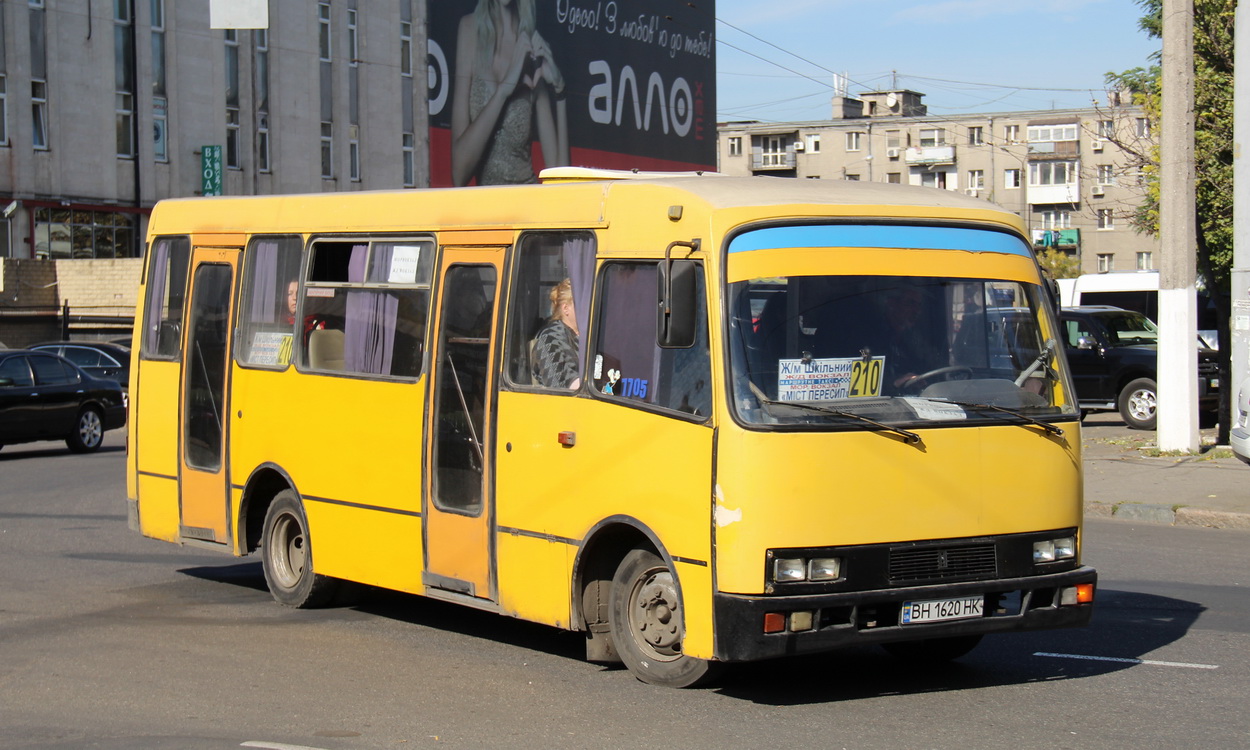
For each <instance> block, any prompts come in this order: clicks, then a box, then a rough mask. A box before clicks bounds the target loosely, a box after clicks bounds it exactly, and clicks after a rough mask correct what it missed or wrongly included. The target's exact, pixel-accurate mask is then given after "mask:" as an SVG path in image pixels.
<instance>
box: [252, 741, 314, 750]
mask: <svg viewBox="0 0 1250 750" xmlns="http://www.w3.org/2000/svg"><path fill="white" fill-rule="evenodd" d="M239 747H257V748H261V750H325V748H322V747H309V746H308V745H284V744H282V743H281V742H257V741H256V740H249V741H248V742H244V743H243V744H241V745H239Z"/></svg>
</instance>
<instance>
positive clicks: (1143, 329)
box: [1101, 311, 1159, 346]
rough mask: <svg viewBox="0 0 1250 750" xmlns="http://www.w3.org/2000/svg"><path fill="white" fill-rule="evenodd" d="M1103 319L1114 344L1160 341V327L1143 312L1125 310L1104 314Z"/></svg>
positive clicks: (1125, 344)
mask: <svg viewBox="0 0 1250 750" xmlns="http://www.w3.org/2000/svg"><path fill="white" fill-rule="evenodd" d="M1101 319H1102V322H1103V325H1105V326H1106V327H1107V336H1108V337H1110V339H1111V345H1112V346H1127V345H1130V344H1157V343H1159V327H1158V326H1156V325H1155V324H1154V323H1153V322H1151V320H1150V318H1147V317H1146V316H1145V315H1142V314H1141V313H1137V312H1128V311H1125V312H1122V313H1114V314H1109V315H1103V316H1101Z"/></svg>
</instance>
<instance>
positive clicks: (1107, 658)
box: [1033, 651, 1220, 669]
mask: <svg viewBox="0 0 1250 750" xmlns="http://www.w3.org/2000/svg"><path fill="white" fill-rule="evenodd" d="M1033 655H1034V656H1049V657H1051V658H1054V659H1085V660H1087V661H1115V662H1120V663H1122V664H1149V665H1150V666H1153V667H1185V668H1186V669H1219V668H1220V665H1218V664H1186V663H1185V662H1182V661H1155V660H1154V659H1124V658H1120V657H1116V656H1086V655H1084V654H1052V653H1048V652H1045V651H1038V652H1036V653H1034V654H1033Z"/></svg>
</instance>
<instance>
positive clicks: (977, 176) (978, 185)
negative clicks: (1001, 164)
mask: <svg viewBox="0 0 1250 750" xmlns="http://www.w3.org/2000/svg"><path fill="white" fill-rule="evenodd" d="M968 189H969V190H984V189H985V170H983V169H969V170H968Z"/></svg>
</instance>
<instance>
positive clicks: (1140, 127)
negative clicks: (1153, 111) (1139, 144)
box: [1135, 117, 1150, 138]
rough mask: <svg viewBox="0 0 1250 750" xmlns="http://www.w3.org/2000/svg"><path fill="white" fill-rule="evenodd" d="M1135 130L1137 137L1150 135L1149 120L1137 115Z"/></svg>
mask: <svg viewBox="0 0 1250 750" xmlns="http://www.w3.org/2000/svg"><path fill="white" fill-rule="evenodd" d="M1135 132H1136V133H1137V137H1138V138H1149V137H1150V120H1148V119H1146V118H1145V117H1138V118H1137V128H1136V130H1135Z"/></svg>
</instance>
